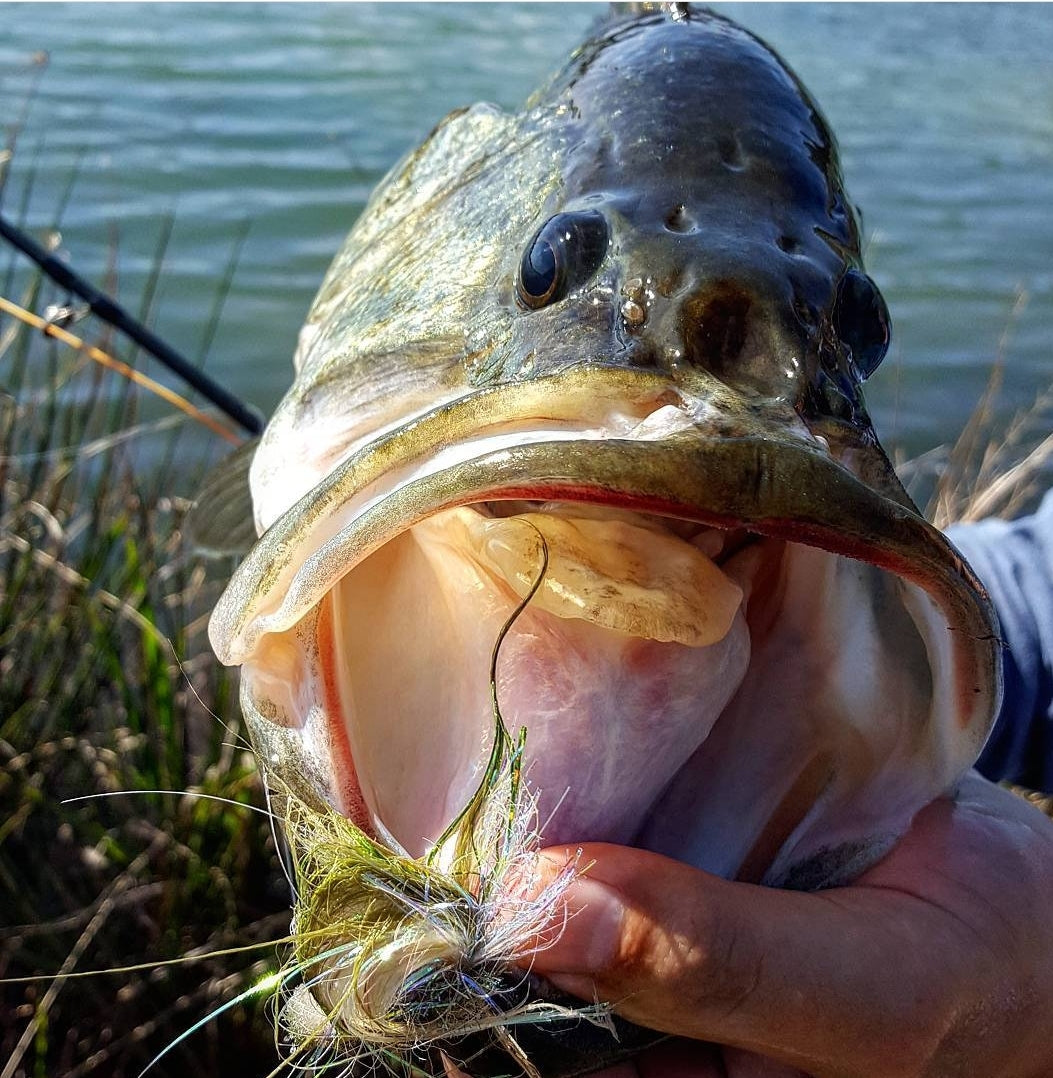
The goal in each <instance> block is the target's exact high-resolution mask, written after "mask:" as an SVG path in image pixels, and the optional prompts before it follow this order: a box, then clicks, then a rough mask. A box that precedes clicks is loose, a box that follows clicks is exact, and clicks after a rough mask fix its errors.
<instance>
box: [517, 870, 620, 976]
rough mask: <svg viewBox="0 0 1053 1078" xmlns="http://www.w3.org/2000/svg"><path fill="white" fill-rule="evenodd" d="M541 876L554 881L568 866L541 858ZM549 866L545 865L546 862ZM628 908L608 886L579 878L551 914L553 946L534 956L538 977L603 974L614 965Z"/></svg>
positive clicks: (573, 882) (585, 877)
mask: <svg viewBox="0 0 1053 1078" xmlns="http://www.w3.org/2000/svg"><path fill="white" fill-rule="evenodd" d="M538 861H539V865H538V875H539V877H541V878H542V879H545V878H546V877H554V876H555V875H556V874H557V873H558V872H559V871H560V870H561V869H562V868H563V867H564V865H565V864H566V861H565V860H564V861H559V860H557V859H556V858H555V857H552V856H551V855H548V854H541V855H540V857H539V859H538ZM546 861H547V862H548V864H547V865H546V864H545V863H544V862H546ZM625 913H626V907H625V905H624V903H623V901H622V898H621V895H619V893H618V892H617V891H616V890H614V888H612V887H609V886H608V885H607V884H604V883H600V882H599V881H597V880H590V879H589V878H588V877H587V876H579V877H577V878H576V879H574V880H573V881H572V882H571V884H570V885H569V886H568V888H567V890H566V893H565V894H564V896H563V899H562V901H561V908H559V909H554V910H553V913H552V922H551V926H552V932H551V940H552V942H551V943H550V944H549V945H548V946H547V947H545V948H544V949H543V950H539V951H537V953H536V954H535V955H534V956H533V961H532V964H533V967H534V969H536V970H537V971H538V972H539V973H600V972H602V971H604V970H606V969H608V968H610V966H611V965H612V964H613V963H614V960H615V958H616V956H617V954H618V950H619V945H620V941H621V933H622V927H623V925H624V921H625Z"/></svg>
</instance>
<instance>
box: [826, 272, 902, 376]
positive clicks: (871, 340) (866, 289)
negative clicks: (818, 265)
mask: <svg viewBox="0 0 1053 1078" xmlns="http://www.w3.org/2000/svg"><path fill="white" fill-rule="evenodd" d="M833 323H834V332H835V333H836V334H837V336H838V337H839V338H840V339H841V341H842V342H843V343H844V344H845V346H846V347H847V348H848V349H849V351H850V352H851V353H852V362H853V363H854V364H855V368H856V370H857V371H858V372H859V376H860V378H862V379H864V380H865V379H867V378H869V377H870V376H871V375H872V374H873V373H874V371H875V370H877V367H878V364H879V363H880V362H881V361H882V360H883V359H884V358H885V353H886V352H887V351H888V345H889V341H890V339H891V336H892V327H891V322H890V319H889V314H888V308H887V307H886V306H885V300H884V297H883V296H882V295H881V293H880V292H879V291H878V287H877V285H876V284H874V282H873V281H872V280H871V279H870V278H869V277H868V276H867V275H866V274H865V273H863V272H862V271H861V270H856V269H850V270H849V271H848V272H847V273H846V274H845V275H844V277H842V278H841V282H840V284H839V285H838V287H837V298H836V300H835V301H834V314H833Z"/></svg>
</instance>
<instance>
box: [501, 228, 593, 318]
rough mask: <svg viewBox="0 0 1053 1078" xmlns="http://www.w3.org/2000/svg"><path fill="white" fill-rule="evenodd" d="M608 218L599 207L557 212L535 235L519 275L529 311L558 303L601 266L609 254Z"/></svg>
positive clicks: (518, 294)
mask: <svg viewBox="0 0 1053 1078" xmlns="http://www.w3.org/2000/svg"><path fill="white" fill-rule="evenodd" d="M608 242H609V239H608V233H607V221H606V219H605V218H604V216H603V214H602V213H600V212H599V211H598V210H581V211H575V212H571V213H557V214H556V216H555V217H551V218H549V220H548V221H546V222H545V224H543V225H542V226H541V228H539V229H538V231H537V232H536V233H535V234H534V238H533V239H532V240H531V241H530V243H529V244H528V246H527V249H526V252H525V253H524V255H523V260H522V262H520V264H519V273H518V274H517V275H516V297H517V298H518V300H519V302H520V304H521V305H522V306H523V307H525V308H527V310H531V311H536V310H539V309H540V308H542V307H547V306H549V304H552V303H558V302H559V301H560V300H561V299H563V297H564V296H566V295H567V293H568V292H572V291H573V290H574V289H575V288H578V287H580V286H581V285H583V284H584V283H585V282H586V281H587V280H588V279H589V278H590V277H591V276H592V275H593V274H594V273H595V272H596V270H597V269H599V266H600V263H601V262H602V261H603V259H604V256H605V255H606V253H607V245H608Z"/></svg>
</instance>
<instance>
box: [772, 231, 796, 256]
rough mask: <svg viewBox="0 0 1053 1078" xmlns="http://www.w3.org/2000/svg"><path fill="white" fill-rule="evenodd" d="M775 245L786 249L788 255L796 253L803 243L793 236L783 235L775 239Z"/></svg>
mask: <svg viewBox="0 0 1053 1078" xmlns="http://www.w3.org/2000/svg"><path fill="white" fill-rule="evenodd" d="M775 246H776V247H778V248H779V250H780V251H785V252H786V253H787V254H788V255H792V254H796V253H797V252H798V251H799V250H800V248H801V245H800V244H799V243H798V242H797V240H795V239H794V238H793V236H787V235H782V236H780V237H779V238H778V239H777V240H776V241H775Z"/></svg>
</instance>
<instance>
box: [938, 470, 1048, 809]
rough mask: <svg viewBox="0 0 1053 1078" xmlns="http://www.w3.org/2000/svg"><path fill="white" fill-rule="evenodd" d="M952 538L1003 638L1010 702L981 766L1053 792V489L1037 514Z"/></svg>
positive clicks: (965, 528)
mask: <svg viewBox="0 0 1053 1078" xmlns="http://www.w3.org/2000/svg"><path fill="white" fill-rule="evenodd" d="M947 536H948V538H949V539H950V540H951V542H953V543H954V544H955V546H957V547H958V549H959V550H960V551H961V552H962V553H963V554H964V555H965V558H966V560H967V561H968V562H969V564H970V565H971V566H972V567H973V569H974V570H975V572H976V575H977V576H978V577H979V578H980V579H981V580H982V581H983V583H984V586H985V587H986V588H987V590H988V593H989V594H990V596H991V600H992V602H993V603H994V606H995V610H996V612H997V614H998V620H999V622H1000V624H1001V634H1002V639H1003V641H1004V649H1003V652H1002V656H1003V670H1004V673H1005V697H1004V699H1003V702H1002V709H1001V711H1000V712H999V715H998V718H997V720H996V722H995V725H994V729H993V730H992V732H991V736H990V738H989V739H988V742H987V745H986V746H985V748H984V751H983V753H982V754H981V756H980V759H979V761H978V763H977V767H978V768H979V770H980V771H981V772H982V773H983V774H984V775H986V776H987V777H988V778H991V779H995V780H1000V779H1007V780H1009V781H1011V782H1016V783H1019V784H1021V785H1023V786H1027V787H1029V788H1030V789H1033V790H1041V791H1044V792H1046V793H1053V491H1049V492H1048V493H1047V494H1046V496H1045V498H1044V499H1043V501H1042V504H1041V505H1040V506H1039V508H1038V511H1037V512H1036V513H1035V514H1034V515H1033V516H1029V517H1021V518H1020V519H1019V520H1012V521H1006V520H994V519H992V520H982V521H979V522H977V523H975V524H956V525H954V526H952V527H950V528H948V529H947Z"/></svg>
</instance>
